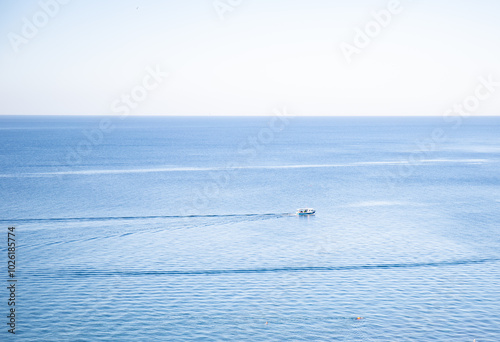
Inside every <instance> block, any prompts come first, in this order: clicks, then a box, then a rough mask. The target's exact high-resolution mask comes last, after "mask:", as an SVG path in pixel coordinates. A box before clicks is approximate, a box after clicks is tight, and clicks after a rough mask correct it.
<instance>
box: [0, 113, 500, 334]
mask: <svg viewBox="0 0 500 342" xmlns="http://www.w3.org/2000/svg"><path fill="white" fill-rule="evenodd" d="M101 119H102V118H99V117H86V118H85V117H83V118H82V117H73V118H71V117H24V118H19V117H0V161H1V162H0V191H1V193H0V194H1V196H2V204H1V205H0V219H1V221H0V222H1V225H2V226H3V227H4V228H3V229H4V231H5V234H6V231H7V227H8V226H11V225H14V226H16V237H17V240H18V246H19V247H18V249H17V261H18V264H17V269H18V271H17V277H18V288H17V309H16V310H17V311H16V312H17V326H16V331H17V333H16V335H15V338H13V336H10V334H7V332H6V330H7V328H6V325H5V323H3V326H4V328H2V331H1V332H0V340H2V341H3V340H18V341H464V342H465V341H472V340H473V339H476V341H478V342H485V341H492V342H494V341H500V316H499V313H500V268H499V265H500V234H499V233H500V227H499V221H500V214H499V213H500V176H499V171H500V135H499V132H500V119H499V118H468V119H466V120H465V121H464V122H463V124H462V125H461V126H459V127H454V126H453V123H448V122H445V121H443V119H442V118H420V119H418V118H288V119H287V120H281V119H272V118H141V117H135V118H126V119H124V120H120V119H118V118H111V119H110V120H111V124H112V125H113V126H112V127H113V129H112V130H111V131H105V132H103V131H102V130H101V131H99V130H98V128H99V122H100V120H101ZM436 129H440V130H442V131H439V132H441V133H443V134H444V137H443V139H441V140H440V141H433V140H432V133H433V132H435V130H436ZM298 207H313V208H315V209H316V210H317V215H316V216H314V217H306V218H304V217H300V218H299V217H296V216H294V215H291V214H292V213H293V212H294V211H295V209H296V208H298ZM2 234H3V233H2ZM4 242H5V241H4ZM1 248H2V255H4V259H5V256H6V249H5V243H4V245H3V246H1ZM4 279H6V275H5V274H4ZM5 294H6V291H5V289H4V291H3V294H2V296H3V297H5ZM3 302H4V303H3V304H2V306H0V309H1V310H3V313H2V314H1V316H2V317H5V316H6V313H7V305H6V304H5V300H4V301H3ZM358 317H361V319H358ZM6 320H7V319H6V318H4V319H3V321H5V322H6Z"/></svg>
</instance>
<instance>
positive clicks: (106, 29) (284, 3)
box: [0, 0, 500, 115]
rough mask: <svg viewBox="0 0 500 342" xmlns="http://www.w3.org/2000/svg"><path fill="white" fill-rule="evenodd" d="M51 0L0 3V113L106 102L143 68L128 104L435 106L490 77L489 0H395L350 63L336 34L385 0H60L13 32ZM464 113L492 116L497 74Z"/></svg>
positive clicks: (325, 110)
mask: <svg viewBox="0 0 500 342" xmlns="http://www.w3.org/2000/svg"><path fill="white" fill-rule="evenodd" d="M54 1H56V0H42V1H40V2H39V1H27V0H24V1H18V0H3V1H2V2H0V36H1V39H2V41H3V43H2V44H1V45H0V46H1V54H0V94H1V95H0V114H20V115H27V114H32V115H34V114H44V115H47V114H57V115H63V114H79V115H117V113H116V112H113V110H112V108H113V105H116V104H117V101H122V100H121V98H122V97H121V96H122V94H130V93H131V91H132V90H133V89H134V87H137V86H140V85H141V84H142V82H143V79H144V77H145V75H147V74H148V71H147V68H151V69H155V68H160V69H161V70H162V71H163V70H164V71H168V72H169V75H168V77H166V78H164V79H163V82H162V83H161V84H159V85H158V87H155V88H154V89H151V90H148V91H147V93H146V94H141V96H142V97H143V98H141V100H140V101H137V102H136V103H135V104H134V106H133V107H132V106H131V107H129V110H130V113H131V114H134V115H270V114H272V111H273V109H275V108H282V107H286V108H288V111H289V113H290V114H294V115H441V114H442V113H443V112H444V111H445V110H447V109H448V108H450V107H452V106H453V104H454V103H461V102H462V101H464V99H466V98H467V97H468V96H470V95H473V94H474V91H475V89H476V87H477V86H478V84H479V81H478V77H480V76H483V77H488V76H490V77H493V79H494V80H498V81H500V44H499V37H500V20H498V14H499V13H500V1H498V0H479V1H475V2H472V1H452V0H440V1H436V0H434V1H431V0H420V1H417V0H413V1H412V0H406V1H405V0H401V1H400V4H401V8H402V10H401V11H400V12H399V13H396V14H393V15H392V17H391V20H390V23H389V24H388V25H387V27H384V28H382V29H381V30H380V33H379V34H374V36H373V37H372V38H370V44H369V45H368V46H367V47H366V48H362V49H360V51H359V53H357V54H354V55H352V62H351V63H348V61H347V60H346V58H345V56H344V54H343V53H342V51H341V49H340V46H341V44H342V43H343V42H344V43H347V44H351V45H352V44H353V43H354V37H355V34H356V30H357V28H359V29H361V30H364V28H365V25H366V24H367V23H369V22H371V21H373V20H374V19H373V16H372V13H373V12H374V11H380V10H384V9H386V8H388V4H389V3H390V2H391V1H380V0H377V1H375V0H307V1H306V0H300V1H299V0H242V1H241V4H239V5H238V4H237V3H238V1H237V0H232V1H231V0H216V1H214V0H182V1H173V0H169V1H160V0H158V1H154V0H135V1H132V0H108V1H97V0H85V1H81V0H72V1H68V0H66V1H67V2H68V4H64V5H60V8H59V10H58V12H57V13H56V14H55V15H53V17H49V20H48V22H47V24H46V25H45V26H43V27H40V28H38V29H37V30H38V31H37V32H36V34H34V35H33V37H31V38H29V39H25V41H23V42H22V43H19V40H17V41H16V42H17V45H16V44H14V43H12V41H13V38H12V37H14V36H15V37H22V31H23V26H25V25H26V24H25V21H24V19H23V18H26V19H27V20H28V21H30V22H31V23H33V22H34V20H35V19H33V17H36V16H37V15H39V20H43V15H44V14H41V15H40V11H43V9H42V7H41V5H40V3H50V2H54ZM66 1H65V2H66ZM217 1H219V3H233V4H236V5H234V6H233V7H234V8H233V10H232V11H231V12H226V13H225V15H224V20H222V19H221V18H220V16H219V14H218V13H217V11H216V9H215V8H214V6H213V5H214V3H216V2H217ZM61 2H63V1H62V0H61ZM16 35H17V36H16ZM16 49H17V50H18V51H15V50H16ZM116 107H117V106H114V108H116ZM122 108H123V107H122ZM473 114H474V115H500V87H497V88H496V90H495V92H493V93H492V94H491V96H490V97H489V98H488V99H487V100H483V101H482V102H481V103H480V106H479V108H478V109H477V110H476V111H474V113H473Z"/></svg>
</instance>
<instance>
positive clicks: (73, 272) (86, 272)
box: [25, 258, 500, 278]
mask: <svg viewBox="0 0 500 342" xmlns="http://www.w3.org/2000/svg"><path fill="white" fill-rule="evenodd" d="M498 261H500V259H498V258H490V259H473V260H452V261H437V262H420V263H419V262H417V263H394V264H368V265H347V266H320V267H314V266H310V267H274V268H248V269H209V270H165V271H157V270H137V271H135V270H127V271H111V270H110V271H107V270H96V269H93V270H90V269H67V270H58V271H55V272H45V271H44V272H36V271H34V272H33V273H31V272H29V271H28V273H31V274H30V275H31V276H36V277H67V276H74V277H97V278H106V277H143V276H165V275H167V276H197V275H203V276H206V275H214V276H217V275H227V274H252V273H283V272H332V271H356V270H372V269H399V268H421V267H452V266H461V265H474V264H485V263H492V262H498ZM25 273H26V272H25Z"/></svg>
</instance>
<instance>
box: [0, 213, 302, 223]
mask: <svg viewBox="0 0 500 342" xmlns="http://www.w3.org/2000/svg"><path fill="white" fill-rule="evenodd" d="M290 215H293V214H292V213H266V214H222V215H216V214H206V215H152V216H103V217H53V218H18V219H0V222H47V221H52V222H54V221H62V222H66V221H111V220H145V219H162V218H167V219H168V218H190V217H249V216H254V217H256V216H276V217H278V216H290Z"/></svg>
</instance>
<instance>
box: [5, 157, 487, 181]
mask: <svg viewBox="0 0 500 342" xmlns="http://www.w3.org/2000/svg"><path fill="white" fill-rule="evenodd" d="M486 162H488V160H487V159H424V160H421V161H419V163H416V164H417V165H418V164H423V163H425V164H432V163H466V164H478V163H486ZM401 164H410V163H409V162H408V161H406V160H399V161H372V162H356V163H348V164H307V165H258V166H237V167H162V168H151V169H121V170H119V169H118V170H69V171H52V172H33V173H18V174H0V177H3V178H12V177H47V176H58V175H61V176H62V175H106V174H127V173H154V172H200V171H228V172H231V171H232V170H252V169H260V170H265V169H307V168H336V167H358V166H367V165H401Z"/></svg>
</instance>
